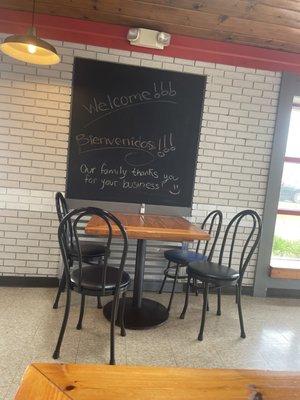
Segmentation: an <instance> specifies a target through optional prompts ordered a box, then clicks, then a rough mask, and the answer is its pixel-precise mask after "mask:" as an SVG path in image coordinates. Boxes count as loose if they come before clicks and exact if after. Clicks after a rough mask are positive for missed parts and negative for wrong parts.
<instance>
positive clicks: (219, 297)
mask: <svg viewBox="0 0 300 400" xmlns="http://www.w3.org/2000/svg"><path fill="white" fill-rule="evenodd" d="M221 291H222V289H221V288H218V289H217V293H218V309H217V315H221Z"/></svg>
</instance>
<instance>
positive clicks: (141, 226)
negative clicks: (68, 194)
mask: <svg viewBox="0 0 300 400" xmlns="http://www.w3.org/2000/svg"><path fill="white" fill-rule="evenodd" d="M114 215H115V216H116V217H117V218H119V220H120V221H121V223H122V224H123V226H124V227H125V229H126V232H127V235H128V237H129V238H130V239H150V240H151V239H152V240H165V241H175V242H176V241H177V242H189V241H193V240H209V239H210V236H209V234H208V232H205V231H202V230H200V229H199V228H198V227H197V226H196V225H194V224H192V223H191V222H189V221H187V220H186V219H185V218H182V217H173V216H164V215H154V214H122V213H119V212H116V213H114ZM107 232H108V230H107V226H106V224H105V222H104V221H103V220H102V219H101V218H99V217H97V216H93V217H92V218H91V219H90V221H89V222H88V223H87V225H86V227H85V233H86V234H88V235H97V236H102V235H103V236H105V235H107ZM113 234H114V235H116V236H117V235H119V234H120V232H119V229H118V228H117V227H116V226H115V229H113Z"/></svg>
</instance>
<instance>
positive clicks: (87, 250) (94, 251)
mask: <svg viewBox="0 0 300 400" xmlns="http://www.w3.org/2000/svg"><path fill="white" fill-rule="evenodd" d="M79 243H80V249H81V254H82V258H92V257H102V256H103V255H104V253H105V249H106V247H105V246H103V245H102V244H99V243H96V242H88V241H84V240H81V241H80V242H79ZM70 253H71V256H72V257H74V258H76V257H77V249H76V246H74V247H73V248H71V249H70Z"/></svg>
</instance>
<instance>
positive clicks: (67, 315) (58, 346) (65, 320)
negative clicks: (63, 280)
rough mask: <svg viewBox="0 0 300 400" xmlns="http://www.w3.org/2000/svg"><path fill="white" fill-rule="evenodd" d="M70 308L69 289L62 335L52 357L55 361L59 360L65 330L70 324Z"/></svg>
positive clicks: (68, 290) (61, 330) (60, 334)
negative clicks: (68, 323)
mask: <svg viewBox="0 0 300 400" xmlns="http://www.w3.org/2000/svg"><path fill="white" fill-rule="evenodd" d="M70 306H71V289H70V288H69V287H68V289H67V301H66V308H65V314H64V318H63V322H62V325H61V329H60V333H59V336H58V341H57V344H56V347H55V350H54V353H53V356H52V357H53V358H54V360H56V359H57V358H59V352H60V346H61V344H62V341H63V338H64V334H65V330H66V326H67V322H68V318H69V313H70Z"/></svg>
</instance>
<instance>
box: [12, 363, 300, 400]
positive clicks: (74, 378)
mask: <svg viewBox="0 0 300 400" xmlns="http://www.w3.org/2000/svg"><path fill="white" fill-rule="evenodd" d="M108 399H112V400H293V399H297V400H299V399H300V373H299V372H267V371H255V370H237V369H236V370H230V369H196V368H193V369H192V368H161V367H141V366H138V367H133V366H115V365H114V366H110V365H78V364H77V365H76V364H69V365H68V364H32V365H31V366H29V367H28V368H27V370H26V372H25V375H24V377H23V380H22V383H21V386H20V388H19V391H18V392H17V395H16V397H15V400H108Z"/></svg>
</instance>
